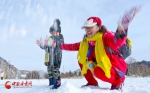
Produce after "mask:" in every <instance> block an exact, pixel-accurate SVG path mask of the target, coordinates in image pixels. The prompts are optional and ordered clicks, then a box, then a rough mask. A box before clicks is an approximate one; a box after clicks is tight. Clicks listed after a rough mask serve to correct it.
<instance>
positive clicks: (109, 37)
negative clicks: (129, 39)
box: [61, 31, 127, 85]
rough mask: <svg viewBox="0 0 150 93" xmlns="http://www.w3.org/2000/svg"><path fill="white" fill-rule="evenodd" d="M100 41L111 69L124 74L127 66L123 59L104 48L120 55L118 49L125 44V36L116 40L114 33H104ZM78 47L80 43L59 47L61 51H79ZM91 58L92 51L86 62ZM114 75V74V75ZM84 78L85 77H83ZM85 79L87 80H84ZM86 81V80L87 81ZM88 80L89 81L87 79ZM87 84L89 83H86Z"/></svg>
mask: <svg viewBox="0 0 150 93" xmlns="http://www.w3.org/2000/svg"><path fill="white" fill-rule="evenodd" d="M102 39H103V43H104V46H105V51H106V54H107V56H108V57H109V59H110V62H111V64H112V69H113V67H114V68H118V69H119V70H121V71H122V72H124V73H125V72H126V70H127V65H126V62H125V60H124V59H123V57H121V56H119V55H116V54H113V53H109V51H108V49H107V48H106V46H109V48H110V49H111V50H113V51H115V52H118V53H120V52H119V51H118V48H119V47H120V46H122V45H123V44H124V42H125V40H126V36H124V37H123V38H116V36H115V33H113V32H109V31H108V32H106V33H105V34H104V35H103V37H102ZM79 46H80V42H78V43H74V44H62V45H61V49H62V50H69V51H78V50H79ZM92 58H95V52H94V51H93V52H92V53H91V55H90V56H89V57H88V60H92ZM80 67H81V68H82V66H81V64H80ZM111 71H112V73H111V74H112V75H113V74H114V73H116V72H115V70H111ZM115 75H116V74H115ZM85 77H86V76H85ZM114 77H115V76H114ZM114 77H111V78H112V79H114ZM101 78H103V79H104V78H106V77H100V79H101ZM117 78H118V76H117ZM86 79H87V78H86ZM87 80H88V79H87ZM89 80H90V79H89ZM103 81H106V82H107V81H108V82H110V83H112V81H114V80H105V79H104V80H103ZM88 82H89V81H88ZM114 84H116V85H117V84H119V83H115V82H114Z"/></svg>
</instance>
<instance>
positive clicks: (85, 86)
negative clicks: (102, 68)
mask: <svg viewBox="0 0 150 93" xmlns="http://www.w3.org/2000/svg"><path fill="white" fill-rule="evenodd" d="M86 86H96V87H98V86H99V85H98V84H89V83H87V84H86V85H82V86H81V88H83V87H86Z"/></svg>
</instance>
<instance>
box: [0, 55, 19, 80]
mask: <svg viewBox="0 0 150 93" xmlns="http://www.w3.org/2000/svg"><path fill="white" fill-rule="evenodd" d="M1 72H4V73H5V74H6V78H8V79H14V78H16V77H19V76H20V74H21V72H20V71H19V70H18V69H17V68H16V67H15V66H13V65H11V64H10V63H8V62H7V61H6V60H5V59H3V58H2V57H0V73H1Z"/></svg>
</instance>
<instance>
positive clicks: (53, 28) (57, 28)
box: [49, 19, 61, 33]
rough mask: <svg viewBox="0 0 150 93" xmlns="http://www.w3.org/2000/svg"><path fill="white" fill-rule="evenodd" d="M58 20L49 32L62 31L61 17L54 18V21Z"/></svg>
mask: <svg viewBox="0 0 150 93" xmlns="http://www.w3.org/2000/svg"><path fill="white" fill-rule="evenodd" d="M55 22H56V26H54V24H53V25H52V26H51V27H50V30H49V32H52V31H57V32H60V33H61V27H60V20H59V19H55V20H54V23H55Z"/></svg>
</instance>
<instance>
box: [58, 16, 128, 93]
mask: <svg viewBox="0 0 150 93" xmlns="http://www.w3.org/2000/svg"><path fill="white" fill-rule="evenodd" d="M82 28H83V29H85V33H86V34H85V36H84V38H83V40H82V41H81V42H78V43H73V44H61V49H62V50H69V51H78V55H77V59H78V63H79V66H80V68H81V71H82V74H83V75H84V77H85V79H86V80H87V84H86V85H83V86H82V87H84V86H88V85H93V86H98V82H97V80H96V79H95V78H94V77H97V78H98V79H100V80H102V81H105V82H108V83H111V84H112V86H111V90H113V89H117V90H118V89H120V88H121V86H122V83H123V82H124V80H125V72H126V70H127V64H126V62H125V60H124V58H123V57H122V55H121V53H120V52H119V51H118V48H119V47H120V46H122V45H123V44H124V42H125V40H126V37H127V28H126V29H124V30H123V29H121V28H120V27H118V28H117V30H116V32H115V33H114V32H110V31H108V30H107V29H106V28H105V26H104V25H102V21H101V19H100V18H99V17H90V18H88V19H87V20H86V21H85V23H84V25H83V26H82Z"/></svg>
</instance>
